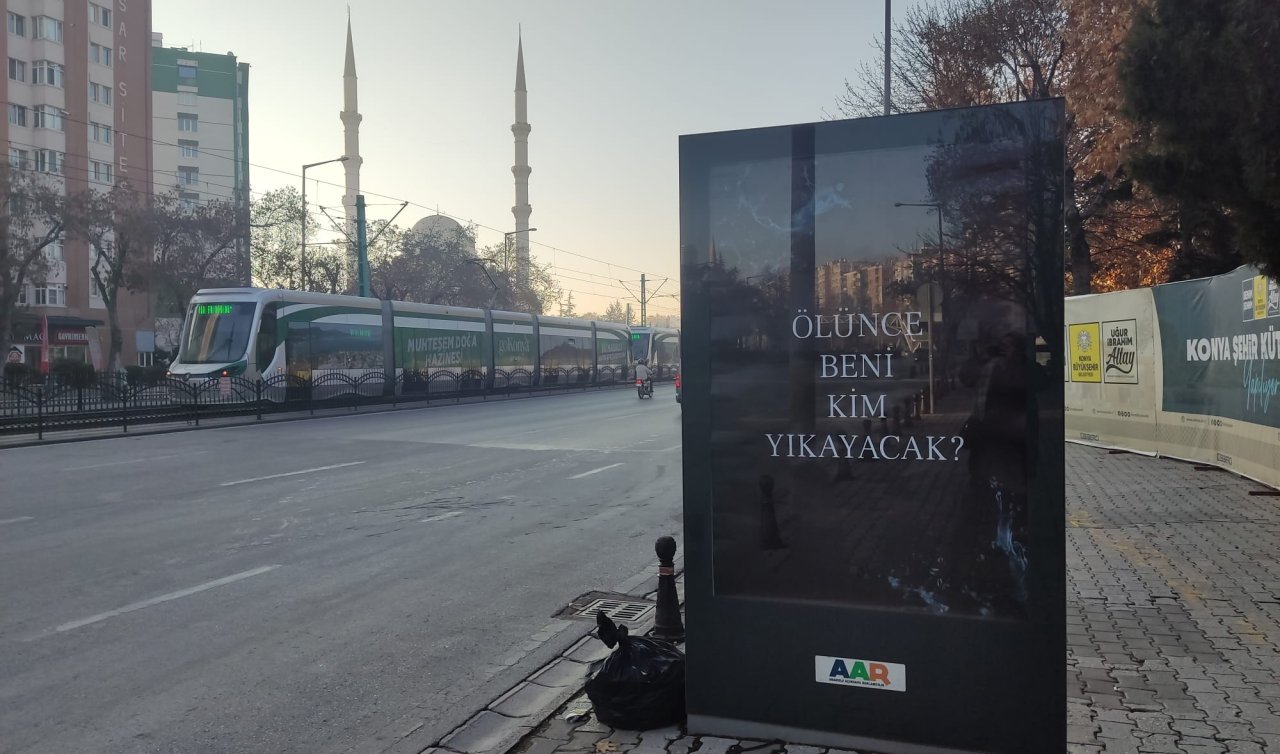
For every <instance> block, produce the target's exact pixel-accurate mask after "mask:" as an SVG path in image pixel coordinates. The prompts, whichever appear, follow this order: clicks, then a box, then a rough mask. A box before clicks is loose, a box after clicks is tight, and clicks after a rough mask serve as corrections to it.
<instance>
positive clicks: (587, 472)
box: [569, 462, 622, 479]
mask: <svg viewBox="0 0 1280 754" xmlns="http://www.w3.org/2000/svg"><path fill="white" fill-rule="evenodd" d="M621 465H622V463H621V462H619V463H611V464H609V465H608V466H601V467H600V468H598V469H592V470H591V471H584V472H582V473H581V474H574V475H573V476H571V477H569V478H570V479H581V478H583V477H584V476H591V475H592V474H599V473H600V472H602V471H608V470H609V469H613V468H617V467H618V466H621Z"/></svg>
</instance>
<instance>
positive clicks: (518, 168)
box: [511, 165, 533, 180]
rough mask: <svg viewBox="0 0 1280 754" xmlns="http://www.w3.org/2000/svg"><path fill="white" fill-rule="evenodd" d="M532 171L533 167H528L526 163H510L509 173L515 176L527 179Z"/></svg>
mask: <svg viewBox="0 0 1280 754" xmlns="http://www.w3.org/2000/svg"><path fill="white" fill-rule="evenodd" d="M532 172H533V168H531V167H529V166H528V165H512V166H511V174H512V175H514V176H515V177H516V178H520V179H523V180H527V179H528V178H529V174H530V173H532Z"/></svg>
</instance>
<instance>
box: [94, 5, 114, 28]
mask: <svg viewBox="0 0 1280 754" xmlns="http://www.w3.org/2000/svg"><path fill="white" fill-rule="evenodd" d="M89 20H90V21H92V22H93V23H94V24H96V25H98V26H101V27H104V28H107V29H110V28H111V9H110V8H104V7H102V6H101V5H94V4H93V3H89Z"/></svg>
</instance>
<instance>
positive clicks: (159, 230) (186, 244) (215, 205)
mask: <svg viewBox="0 0 1280 754" xmlns="http://www.w3.org/2000/svg"><path fill="white" fill-rule="evenodd" d="M152 214H153V222H154V226H155V227H154V249H153V253H152V254H151V255H150V256H149V257H147V258H146V259H143V260H139V264H138V266H137V268H136V271H135V274H136V276H137V277H138V279H139V287H144V288H147V289H149V290H151V291H152V292H153V293H154V294H155V296H156V303H157V310H158V311H160V312H163V313H167V314H179V315H180V314H181V313H182V312H183V311H184V310H185V308H186V304H187V302H188V301H190V300H191V297H192V296H193V295H195V293H196V291H198V290H200V289H201V288H206V287H209V286H227V285H240V284H242V281H241V280H240V274H241V272H240V271H241V264H242V260H241V259H240V254H241V250H242V249H243V248H244V244H245V243H247V242H248V238H249V217H248V216H247V214H246V213H245V211H244V209H243V208H241V207H238V206H236V205H235V204H234V203H232V202H227V201H213V202H209V203H207V204H188V203H186V202H184V201H182V200H181V199H179V198H178V197H176V196H173V195H171V194H166V195H163V196H157V197H155V200H154V202H153V205H152Z"/></svg>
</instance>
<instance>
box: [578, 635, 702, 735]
mask: <svg viewBox="0 0 1280 754" xmlns="http://www.w3.org/2000/svg"><path fill="white" fill-rule="evenodd" d="M596 625H598V626H599V629H600V630H599V636H600V640H601V641H603V642H604V643H605V646H607V647H615V646H616V649H614V650H613V653H612V654H610V655H609V656H608V657H606V658H605V659H603V660H601V661H600V662H598V663H596V664H595V665H593V666H592V669H591V677H590V678H589V679H588V680H587V697H588V698H589V699H591V706H592V707H593V708H594V709H595V713H596V718H597V719H598V720H600V722H602V723H604V724H605V725H609V726H611V727H614V728H620V729H622V730H651V729H653V728H662V727H665V726H668V725H676V724H677V723H680V722H682V721H683V720H684V652H681V651H680V650H679V649H677V648H676V646H675V645H674V644H672V643H671V642H668V641H661V640H659V639H649V638H646V637H643V636H627V627H626V626H620V625H615V624H614V622H613V621H611V620H609V617H608V616H607V615H605V614H604V613H596Z"/></svg>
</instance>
